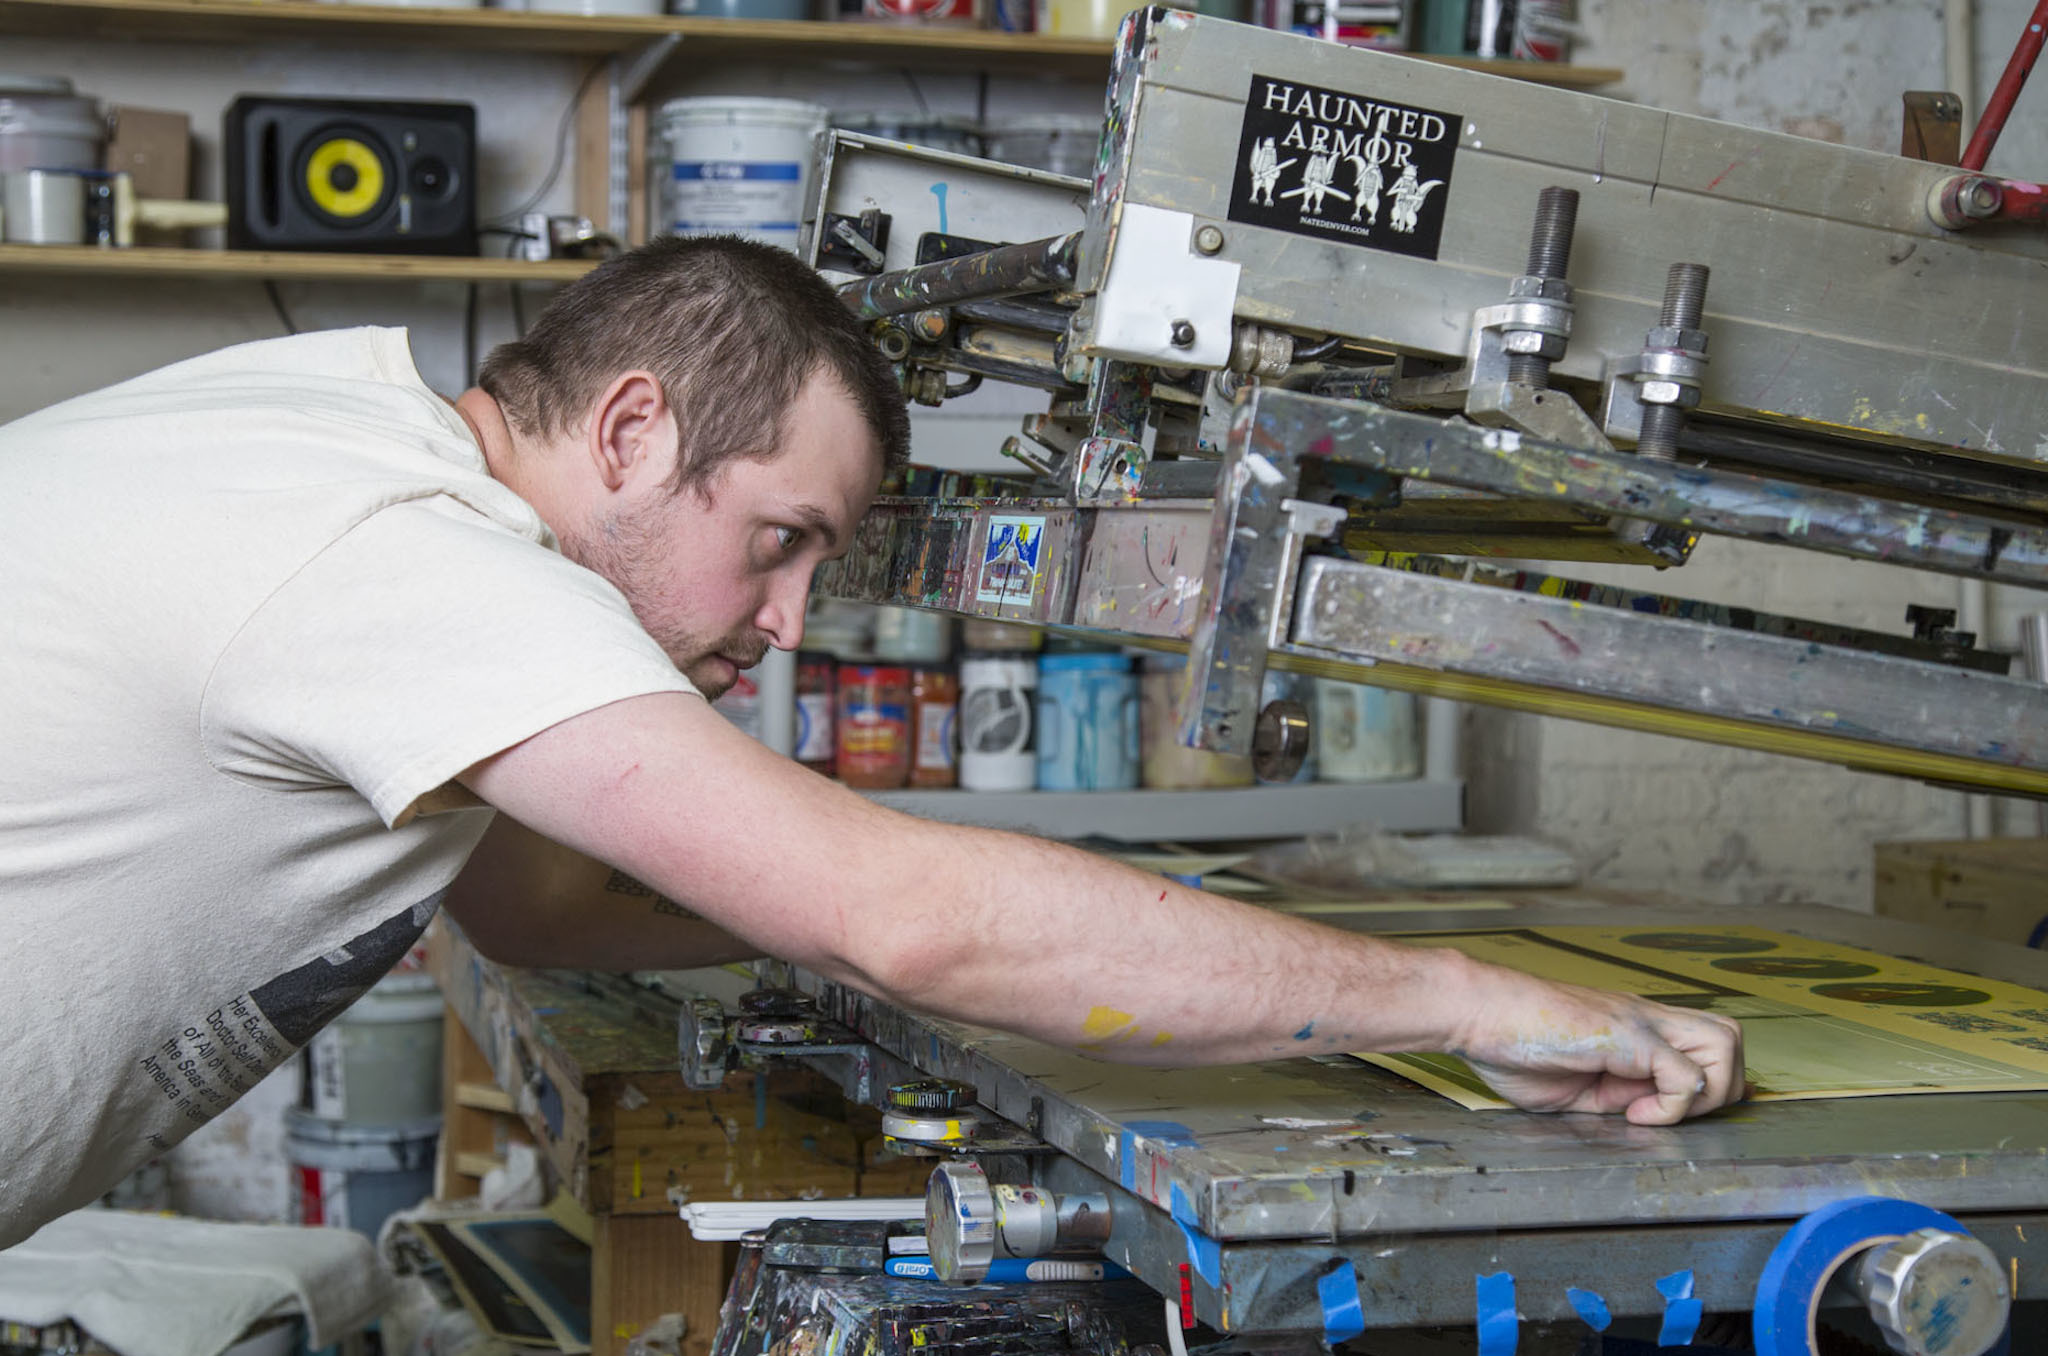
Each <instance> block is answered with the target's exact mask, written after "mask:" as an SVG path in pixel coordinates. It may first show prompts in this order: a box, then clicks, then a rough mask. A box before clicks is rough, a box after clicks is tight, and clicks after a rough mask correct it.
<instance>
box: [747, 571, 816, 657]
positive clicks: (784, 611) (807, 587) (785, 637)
mask: <svg viewBox="0 0 2048 1356" xmlns="http://www.w3.org/2000/svg"><path fill="white" fill-rule="evenodd" d="M810 597H811V576H810V573H809V572H808V571H806V572H805V573H803V574H801V575H799V576H796V577H795V578H793V579H789V580H778V581H776V583H775V584H773V585H772V586H770V588H769V592H768V597H767V599H766V601H764V602H763V603H762V605H761V610H760V612H759V613H757V614H756V615H755V617H754V624H755V625H756V626H758V627H760V628H761V632H762V634H763V635H765V636H767V637H768V643H769V644H770V645H773V646H774V647H775V648H776V649H778V650H794V649H795V648H797V646H799V645H801V644H803V643H804V605H805V604H806V603H807V602H809V601H810Z"/></svg>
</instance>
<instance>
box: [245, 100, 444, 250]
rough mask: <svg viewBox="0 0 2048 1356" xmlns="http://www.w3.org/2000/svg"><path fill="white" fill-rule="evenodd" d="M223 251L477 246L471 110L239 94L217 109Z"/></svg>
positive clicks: (427, 248)
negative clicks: (224, 207)
mask: <svg viewBox="0 0 2048 1356" xmlns="http://www.w3.org/2000/svg"><path fill="white" fill-rule="evenodd" d="M221 141H222V145H223V147H224V148H225V155H224V157H223V158H224V161H225V169H226V189H227V200H228V246H229V248H231V249H246V250H369V251H377V252H380V253H388V254H475V253H476V109H475V108H474V107H473V106H471V105H469V104H445V103H400V102H394V101H389V100H382V99H272V98H263V97H258V96H254V95H243V96H242V97H241V98H239V99H237V100H235V102H234V103H233V104H231V105H230V106H229V108H228V111H227V117H226V119H225V125H224V127H223V134H222V138H221Z"/></svg>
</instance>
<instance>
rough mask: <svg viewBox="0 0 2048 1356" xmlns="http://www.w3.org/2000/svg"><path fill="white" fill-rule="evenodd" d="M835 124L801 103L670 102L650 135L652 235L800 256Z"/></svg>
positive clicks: (818, 109)
mask: <svg viewBox="0 0 2048 1356" xmlns="http://www.w3.org/2000/svg"><path fill="white" fill-rule="evenodd" d="M828 116H829V115H828V114H827V112H826V110H825V109H824V108H822V107H820V106H819V105H817V104H807V103H803V102H801V101H799V100H795V99H747V98H699V99H671V100H669V101H668V102H667V103H665V104H663V105H662V106H661V110H660V112H658V113H657V114H655V117H654V120H653V123H652V125H651V127H650V128H649V130H648V134H647V173H648V176H649V180H650V181H649V183H648V193H647V210H648V222H647V233H648V234H649V235H650V236H655V235H727V234H730V235H742V236H745V237H747V238H748V239H749V240H759V241H761V242H763V243H764V244H769V245H780V246H782V247H783V248H784V249H786V250H791V251H794V250H795V249H796V247H797V236H798V232H799V231H800V230H801V226H802V219H803V210H804V188H805V186H806V185H807V184H808V183H809V182H810V178H811V153H812V143H813V141H814V140H815V138H816V137H817V134H818V133H819V132H821V131H823V130H824V128H825V122H826V119H827V117H828Z"/></svg>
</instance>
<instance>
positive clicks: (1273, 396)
mask: <svg viewBox="0 0 2048 1356" xmlns="http://www.w3.org/2000/svg"><path fill="white" fill-rule="evenodd" d="M1256 401H1257V404H1256V413H1255V415H1254V418H1255V419H1256V420H1257V421H1258V423H1259V425H1260V429H1261V434H1260V436H1261V438H1262V441H1269V442H1271V443H1274V444H1278V445H1283V446H1287V447H1292V448H1298V449H1301V450H1302V451H1303V452H1304V453H1305V454H1306V455H1307V456H1311V457H1328V458H1333V459H1337V460H1342V461H1350V462H1359V463H1363V464H1364V465H1367V466H1370V467H1372V468H1374V469H1376V470H1381V471H1385V472H1388V473H1389V474H1392V475H1396V476H1400V477H1403V478H1413V479H1417V480H1427V481H1435V482H1441V483H1445V484H1451V485H1460V486H1464V487H1466V488H1468V489H1475V490H1486V491H1490V492H1492V493H1495V494H1500V495H1506V496H1510V497H1513V498H1516V499H1529V500H1536V501H1539V502H1544V501H1548V502H1554V503H1562V504H1570V505H1574V506H1577V507H1579V508H1583V509H1593V510H1597V511H1600V512H1603V513H1611V514H1615V515H1622V516H1627V517H1631V518H1648V519H1651V520H1653V521H1656V522H1661V523H1672V524H1676V525H1679V526H1683V527H1690V528H1693V529H1695V530H1697V531H1702V532H1710V533H1716V534H1720V535H1723V536H1731V537H1745V538H1748V539H1749V540H1751V541H1763V542H1774V543H1777V544H1780V545H1784V546H1797V547H1802V548H1804V549H1806V550H1811V551H1824V552H1827V553H1828V554H1830V555H1839V556H1849V557H1853V558H1856V559H1861V560H1878V561H1886V562H1889V563H1891V564H1895V565H1910V566H1913V567H1915V568H1917V569H1923V570H1934V571H1939V572H1941V573H1944V574H1956V575H1963V576H1966V577H1972V578H1981V579H1988V580H1996V581H1998V582H2001V583H2009V584H2025V585H2030V586H2032V587H2036V588H2042V587H2048V530H2044V529H2043V528H2040V527H2033V526H2026V525H2024V524H2021V523H2018V522H2001V521H1999V520H1996V519H1991V518H1983V517H1977V516H1973V515H1970V514H1964V513H1958V512H1954V511H1952V510H1948V509H1938V508H1929V507H1926V506H1924V505H1916V504H1906V503H1898V502H1894V501H1891V500H1885V499H1878V498H1874V497H1872V496H1870V495H1862V494H1851V493H1847V492H1845V491H1841V490H1832V489H1825V488H1822V487H1819V486H1814V485H1796V484H1793V483H1791V482H1789V481H1779V480H1770V479H1766V478H1764V477H1761V476H1752V475H1745V474H1742V473H1739V472H1732V471H1720V470H1709V469H1707V468H1704V467H1697V466H1685V465H1680V464H1677V463H1672V462H1660V461H1653V460H1650V459H1648V458H1644V457H1634V456H1630V455H1628V454H1626V453H1613V452H1593V451H1582V450H1578V449H1574V448H1567V447H1559V446H1557V445H1555V444H1552V443H1545V442H1541V441H1539V440H1537V439H1535V438H1530V437H1527V436H1524V435H1521V434H1518V433H1515V432H1512V431H1509V430H1502V429H1488V428H1480V427H1478V426H1476V425H1472V424H1463V423H1456V422H1446V421H1444V420H1442V419H1438V418H1434V417H1432V416H1429V415H1425V414H1414V413H1409V412H1405V411H1401V410H1393V409H1387V408H1385V407H1383V406H1376V405H1364V404H1358V403H1354V402H1350V401H1341V400H1330V399H1326V398H1323V397H1320V396H1309V395H1301V394H1298V393H1296V392H1292V391H1260V392H1259V393H1258V394H1257V396H1256Z"/></svg>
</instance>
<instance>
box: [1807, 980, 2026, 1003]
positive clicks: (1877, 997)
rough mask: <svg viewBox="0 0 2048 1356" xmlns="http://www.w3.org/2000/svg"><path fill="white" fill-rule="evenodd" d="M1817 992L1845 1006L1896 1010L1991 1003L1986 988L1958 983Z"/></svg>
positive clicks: (1830, 987)
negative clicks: (1874, 1005)
mask: <svg viewBox="0 0 2048 1356" xmlns="http://www.w3.org/2000/svg"><path fill="white" fill-rule="evenodd" d="M1813 992H1814V993H1816V994H1818V995H1820V996H1821V997H1822V998H1835V999H1839V1000H1841V1001H1842V1002H1844V1003H1882V1004H1885V1005H1886V1006H1888V1007H1895V1008H1966V1007H1969V1006H1970V1005H1971V1004H1973V1003H1989V1002H1990V1001H1991V995H1990V994H1988V993H1986V992H1984V991H1983V990H1982V989H1964V988H1960V987H1958V986H1956V985H1954V984H1816V985H1814V986H1813Z"/></svg>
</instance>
